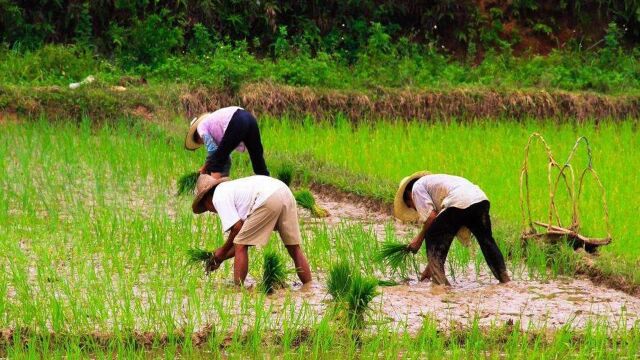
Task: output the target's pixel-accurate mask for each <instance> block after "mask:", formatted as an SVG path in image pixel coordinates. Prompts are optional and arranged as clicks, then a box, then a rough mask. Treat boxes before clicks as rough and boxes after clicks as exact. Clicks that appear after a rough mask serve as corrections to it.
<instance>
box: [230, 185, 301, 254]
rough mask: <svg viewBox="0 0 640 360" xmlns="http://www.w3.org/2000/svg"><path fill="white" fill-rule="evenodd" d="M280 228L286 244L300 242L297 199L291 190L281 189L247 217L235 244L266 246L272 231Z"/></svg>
mask: <svg viewBox="0 0 640 360" xmlns="http://www.w3.org/2000/svg"><path fill="white" fill-rule="evenodd" d="M275 230H278V233H279V234H280V238H282V242H283V243H284V244H285V245H299V244H300V237H301V236H300V226H299V225H298V209H297V208H296V199H295V198H294V197H293V194H292V193H291V190H289V189H280V190H278V191H276V192H275V193H273V194H272V195H271V196H269V198H268V199H267V201H265V203H264V204H262V205H261V206H260V207H259V208H257V209H256V210H254V211H253V213H251V215H249V216H248V217H247V219H246V220H245V221H244V224H243V225H242V229H240V233H238V235H237V236H236V238H235V239H234V240H233V243H234V244H240V245H254V246H264V245H266V244H267V242H268V241H269V236H271V232H272V231H275Z"/></svg>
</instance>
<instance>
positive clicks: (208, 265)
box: [204, 253, 222, 273]
mask: <svg viewBox="0 0 640 360" xmlns="http://www.w3.org/2000/svg"><path fill="white" fill-rule="evenodd" d="M220 264H222V261H219V260H218V259H217V257H216V254H215V253H214V254H213V255H211V257H210V258H209V259H207V261H206V262H205V265H204V270H205V271H206V272H208V273H210V272H213V271H216V270H218V268H219V267H220Z"/></svg>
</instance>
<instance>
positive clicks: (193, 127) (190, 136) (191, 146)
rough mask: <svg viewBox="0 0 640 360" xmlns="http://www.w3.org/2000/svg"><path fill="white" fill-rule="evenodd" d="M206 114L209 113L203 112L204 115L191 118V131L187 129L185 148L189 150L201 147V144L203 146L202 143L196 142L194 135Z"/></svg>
mask: <svg viewBox="0 0 640 360" xmlns="http://www.w3.org/2000/svg"><path fill="white" fill-rule="evenodd" d="M205 115H207V114H202V115H200V116H198V117H194V118H193V120H191V123H189V131H187V137H185V138H184V147H185V149H187V150H195V149H197V148H199V147H200V146H202V144H200V143H197V142H195V140H193V135H194V134H195V133H196V131H197V130H198V125H199V124H200V123H201V122H202V120H204V118H205V117H206V116H205Z"/></svg>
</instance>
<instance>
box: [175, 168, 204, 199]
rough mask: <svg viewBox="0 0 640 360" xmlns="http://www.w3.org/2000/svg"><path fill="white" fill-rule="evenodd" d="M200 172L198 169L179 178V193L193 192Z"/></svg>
mask: <svg viewBox="0 0 640 360" xmlns="http://www.w3.org/2000/svg"><path fill="white" fill-rule="evenodd" d="M198 176H200V173H199V172H197V171H194V172H190V173H188V174H184V175H182V176H181V177H180V179H178V195H185V194H193V191H194V189H195V188H196V182H197V181H198Z"/></svg>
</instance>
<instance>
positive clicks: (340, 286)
mask: <svg viewBox="0 0 640 360" xmlns="http://www.w3.org/2000/svg"><path fill="white" fill-rule="evenodd" d="M352 278H353V275H352V270H351V266H350V265H349V262H348V261H347V260H342V261H341V262H339V263H338V264H336V265H334V266H333V267H332V268H331V270H329V278H328V279H327V291H328V292H329V295H331V297H332V298H333V300H334V301H338V300H341V299H343V298H344V296H345V295H346V294H347V293H348V292H349V289H350V288H351V282H352Z"/></svg>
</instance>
